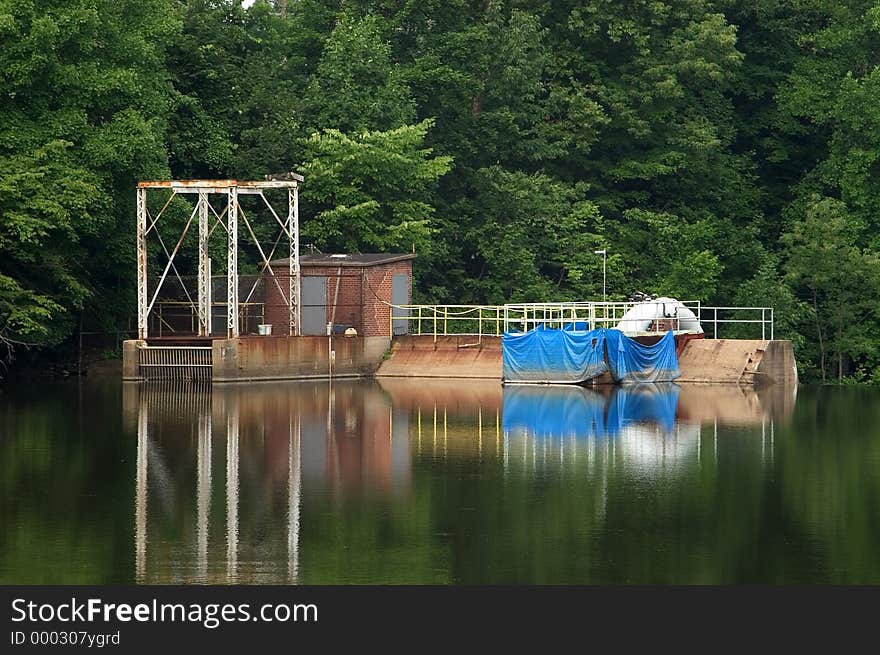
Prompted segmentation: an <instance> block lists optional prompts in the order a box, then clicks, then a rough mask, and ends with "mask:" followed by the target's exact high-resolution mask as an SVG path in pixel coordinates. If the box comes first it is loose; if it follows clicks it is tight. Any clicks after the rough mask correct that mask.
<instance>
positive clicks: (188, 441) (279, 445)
mask: <svg viewBox="0 0 880 655" xmlns="http://www.w3.org/2000/svg"><path fill="white" fill-rule="evenodd" d="M795 396H796V397H795ZM878 401H880V391H878V390H870V389H859V388H842V389H811V388H801V389H799V390H797V393H796V394H795V391H794V390H783V389H776V390H773V391H772V392H764V393H760V394H758V393H755V392H754V391H751V390H748V391H747V390H741V389H738V388H735V387H726V388H718V387H682V388H678V387H675V386H668V387H655V388H646V389H642V390H635V391H631V392H630V391H621V390H617V391H611V390H606V391H605V392H604V393H603V394H595V393H593V392H591V391H588V390H585V389H579V388H571V387H568V388H528V387H508V388H505V389H503V390H502V388H501V386H500V385H499V384H497V383H492V382H467V381H461V380H457V381H425V380H422V381H413V380H390V381H384V382H382V383H381V384H380V383H378V382H375V381H360V382H334V383H333V385H332V388H331V387H330V386H329V385H328V384H327V383H326V382H319V383H302V382H300V383H273V384H261V385H252V386H218V387H216V388H215V389H213V391H212V390H211V388H210V387H192V386H150V385H147V386H138V385H125V386H123V385H122V384H121V383H118V382H115V381H105V382H95V381H92V382H87V383H83V384H77V383H76V382H74V383H70V384H54V385H33V386H29V387H25V388H13V389H8V390H6V391H5V392H4V393H3V394H2V395H0V583H80V584H87V583H98V584H100V583H129V582H138V583H190V582H191V583H244V584H249V583H304V584H335V583H343V584H345V583H442V584H446V583H674V584H678V583H744V582H764V583H783V582H835V583H869V582H870V583H877V582H880V521H877V517H878V515H880V427H878V426H880V402H878Z"/></svg>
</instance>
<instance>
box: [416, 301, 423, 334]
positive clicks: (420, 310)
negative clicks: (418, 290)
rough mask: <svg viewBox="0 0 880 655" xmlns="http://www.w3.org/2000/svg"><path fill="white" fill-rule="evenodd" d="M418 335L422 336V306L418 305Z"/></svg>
mask: <svg viewBox="0 0 880 655" xmlns="http://www.w3.org/2000/svg"><path fill="white" fill-rule="evenodd" d="M416 334H418V335H419V336H422V306H421V305H419V327H418V332H416Z"/></svg>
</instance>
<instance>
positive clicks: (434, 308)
mask: <svg viewBox="0 0 880 655" xmlns="http://www.w3.org/2000/svg"><path fill="white" fill-rule="evenodd" d="M433 310H434V343H437V305H434V306H433Z"/></svg>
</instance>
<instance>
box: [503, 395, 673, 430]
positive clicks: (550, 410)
mask: <svg viewBox="0 0 880 655" xmlns="http://www.w3.org/2000/svg"><path fill="white" fill-rule="evenodd" d="M678 393H679V388H678V386H677V385H675V384H673V383H663V384H640V385H628V386H626V387H617V388H615V389H614V391H613V392H612V393H611V395H610V396H607V397H606V396H603V395H601V394H598V393H596V392H594V391H590V390H589V389H584V388H583V387H578V386H574V385H558V386H537V385H531V384H530V385H513V386H506V387H504V405H503V410H502V426H503V428H504V431H505V432H506V433H508V432H509V433H511V434H515V433H517V432H527V433H528V434H529V435H531V436H533V437H536V438H539V439H557V438H563V437H575V438H576V439H580V438H585V439H586V438H594V437H613V436H615V435H617V434H618V433H619V432H620V431H621V430H622V429H624V428H625V427H626V426H627V425H630V424H633V423H653V424H656V425H657V426H659V427H660V428H661V429H662V430H664V431H665V432H671V431H672V429H673V428H674V426H675V412H676V409H677V408H678Z"/></svg>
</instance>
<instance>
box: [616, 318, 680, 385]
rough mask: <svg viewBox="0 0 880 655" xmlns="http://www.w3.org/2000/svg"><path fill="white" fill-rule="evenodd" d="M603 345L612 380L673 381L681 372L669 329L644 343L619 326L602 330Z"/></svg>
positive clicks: (625, 382)
mask: <svg viewBox="0 0 880 655" xmlns="http://www.w3.org/2000/svg"><path fill="white" fill-rule="evenodd" d="M605 345H606V348H607V349H608V368H609V369H610V370H611V377H613V378H614V381H615V382H621V383H624V384H627V383H633V382H672V381H673V380H675V379H676V378H678V377H680V376H681V371H679V369H678V357H677V356H676V354H675V337H674V336H673V334H672V331H671V330H670V331H669V332H667V333H666V334H664V335H663V338H662V339H660V341H658V342H657V343H655V344H654V345H653V346H643V345H642V344H640V343H639V342H638V341H634V340H633V339H630V338H629V337H627V336H626V335H625V334H624V333H623V332H621V331H620V330H605Z"/></svg>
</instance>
